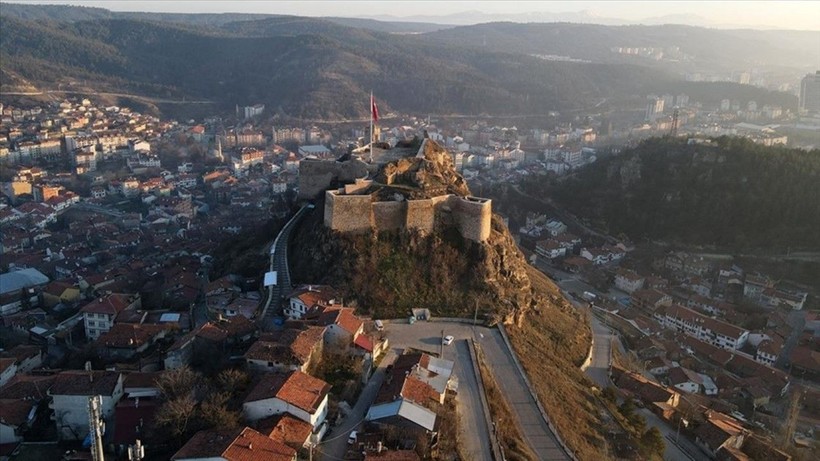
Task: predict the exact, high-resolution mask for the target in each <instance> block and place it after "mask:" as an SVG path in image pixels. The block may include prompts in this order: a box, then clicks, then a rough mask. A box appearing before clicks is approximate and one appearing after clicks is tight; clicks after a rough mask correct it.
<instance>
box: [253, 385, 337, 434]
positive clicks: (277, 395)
mask: <svg viewBox="0 0 820 461" xmlns="http://www.w3.org/2000/svg"><path fill="white" fill-rule="evenodd" d="M329 392H330V385H329V384H328V383H326V382H324V381H322V380H321V379H318V378H314V377H313V376H310V375H308V374H305V373H302V372H301V371H292V372H290V373H287V374H282V373H268V374H265V375H263V376H262V378H261V379H260V380H259V382H258V383H257V384H256V386H254V388H253V390H251V392H250V394H248V396H247V397H246V398H245V402H244V403H243V404H242V415H243V416H244V418H245V419H246V420H248V421H258V420H260V419H262V418H266V417H268V416H273V415H279V414H283V413H290V414H291V415H292V416H293V417H295V418H298V419H301V420H302V421H304V422H306V423H309V424H310V425H311V426H313V428H314V429H315V428H316V427H318V426H319V425H320V424H322V422H324V420H325V417H326V416H327V396H328V393H329Z"/></svg>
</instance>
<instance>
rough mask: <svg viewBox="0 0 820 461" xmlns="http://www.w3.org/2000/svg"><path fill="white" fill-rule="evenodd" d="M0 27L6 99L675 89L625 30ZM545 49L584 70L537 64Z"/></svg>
mask: <svg viewBox="0 0 820 461" xmlns="http://www.w3.org/2000/svg"><path fill="white" fill-rule="evenodd" d="M7 7H11V8H7ZM123 15H126V16H128V15H132V16H134V17H138V18H140V19H134V18H123ZM21 18H25V19H21ZM160 19H161V20H160ZM352 25H356V27H352ZM0 26H2V27H1V28H0V30H2V34H3V40H2V41H0V58H2V62H3V66H2V68H0V73H2V75H1V76H2V77H3V78H2V79H0V84H1V85H2V91H20V89H22V88H25V89H26V91H28V90H29V89H30V88H32V86H34V87H43V88H46V89H49V88H54V87H57V86H58V85H69V84H70V85H71V86H72V87H73V88H78V89H79V88H87V89H88V90H89V91H111V92H130V93H133V94H141V95H146V96H154V97H161V98H182V97H190V98H198V99H209V100H213V101H216V102H217V103H219V104H220V105H221V107H223V108H230V107H233V105H235V104H254V103H264V104H266V105H267V106H268V107H269V108H271V110H272V111H275V112H279V113H281V114H283V115H287V116H294V117H300V118H306V119H324V120H328V119H351V118H361V117H366V116H367V113H368V107H367V100H368V95H369V93H370V91H371V90H372V91H374V92H376V94H378V95H380V97H381V99H382V100H383V101H384V102H383V108H384V110H385V112H389V111H390V110H397V111H401V112H403V113H430V112H432V113H439V114H467V115H477V114H492V115H513V114H515V115H519V114H536V115H537V114H546V113H547V112H549V111H559V112H567V111H569V112H571V111H576V110H582V109H585V108H589V107H592V106H594V105H596V104H598V103H600V102H601V101H602V100H606V99H608V98H613V97H617V98H619V99H620V100H632V101H633V102H634V103H635V104H637V105H640V104H642V98H643V97H645V96H646V94H649V93H653V92H654V93H659V94H660V93H663V92H677V90H678V89H679V88H681V87H682V85H683V82H681V81H680V77H679V76H676V75H674V73H671V72H668V71H666V70H665V69H664V68H663V67H662V66H654V67H652V68H650V67H646V66H644V65H641V64H640V63H638V62H631V61H630V60H624V59H619V58H618V57H617V56H614V55H612V53H610V51H609V46H610V45H611V44H613V43H620V42H619V41H618V37H619V34H621V35H623V34H624V33H626V32H630V31H628V30H627V31H626V32H624V31H622V30H621V29H617V28H616V29H613V28H606V27H604V26H594V27H593V26H579V25H567V24H546V25H545V24H538V25H526V24H512V23H497V24H485V25H481V26H470V27H459V28H453V29H446V30H445V29H441V30H435V31H432V32H427V33H412V32H411V31H410V29H407V28H405V29H399V30H398V31H391V28H392V27H393V25H391V24H387V23H378V22H377V21H370V20H361V21H359V20H354V21H351V20H346V19H339V18H329V19H320V18H306V17H297V16H276V15H241V14H224V15H221V14H217V15H214V14H206V15H197V14H158V13H112V12H110V11H107V10H104V9H99V8H77V7H56V6H54V7H52V6H49V7H45V6H38V5H14V4H3V8H2V10H1V11H0ZM577 27H581V29H577ZM665 30H666V31H669V30H674V29H664V28H655V29H644V28H641V29H639V30H638V32H634V31H633V32H630V33H631V34H632V35H631V36H633V37H643V38H642V39H641V40H643V42H646V43H650V44H651V43H653V42H652V40H655V38H653V37H655V36H657V35H662V34H663V33H664V31H665ZM393 32H398V33H393ZM684 32H685V34H684V35H683V37H684V38H686V37H689V36H696V35H697V33H698V29H692V28H687V29H684ZM704 33H705V32H704ZM686 34H688V35H686ZM626 36H627V38H628V37H629V36H630V35H629V34H627V35H626ZM585 37H587V38H585ZM589 37H593V38H589ZM484 39H486V43H487V45H486V46H483V43H484V41H485V40H484ZM630 40H631V39H628V40H627V39H624V40H623V42H624V43H628V42H630ZM656 41H657V40H656ZM664 43H665V42H664ZM477 44H481V45H477ZM724 48H725V47H724ZM731 51H733V49H732V48H728V49H726V52H731ZM548 53H553V54H566V55H569V56H573V57H575V56H578V55H583V56H590V57H591V58H593V59H589V60H590V61H593V62H592V63H589V64H586V63H574V62H554V61H547V60H544V59H539V58H537V57H535V56H532V55H536V54H548ZM787 54H788V53H783V55H787ZM613 56H614V57H613ZM719 58H720V56H719V54H718V55H716V56H715V59H716V60H717V59H719ZM72 82H73V83H72ZM705 85H707V86H708V85H709V84H705ZM63 87H65V86H63ZM18 88H19V89H18ZM740 90H743V91H746V92H751V93H752V94H754V95H755V96H754V97H755V100H757V101H758V102H762V101H767V100H769V99H775V100H776V101H777V103H778V104H780V105H783V106H785V107H787V108H788V107H791V106H794V105H795V101H794V97H793V96H788V95H784V94H775V93H769V92H767V91H765V90H760V89H757V88H752V87H743V88H739V87H732V86H731V85H730V86H728V87H726V88H723V89H722V90H721V91H722V92H724V93H722V94H726V95H727V96H726V97H734V95H733V93H732V92H737V91H740ZM727 91H728V93H726V92H727ZM770 96H774V97H773V98H772V97H770Z"/></svg>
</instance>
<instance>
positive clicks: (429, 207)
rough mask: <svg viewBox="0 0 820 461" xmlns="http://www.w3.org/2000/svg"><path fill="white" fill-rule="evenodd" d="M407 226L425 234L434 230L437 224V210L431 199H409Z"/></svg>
mask: <svg viewBox="0 0 820 461" xmlns="http://www.w3.org/2000/svg"><path fill="white" fill-rule="evenodd" d="M406 203H407V218H406V221H405V227H406V228H407V229H415V230H418V231H420V232H422V233H424V234H429V233H431V232H433V229H435V225H436V211H435V207H433V201H432V200H431V199H425V200H408V201H407V202H406Z"/></svg>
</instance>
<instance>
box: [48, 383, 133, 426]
mask: <svg viewBox="0 0 820 461" xmlns="http://www.w3.org/2000/svg"><path fill="white" fill-rule="evenodd" d="M48 394H49V395H50V396H51V398H52V401H51V404H50V408H51V409H53V410H54V416H53V418H54V422H55V424H56V425H57V432H58V434H59V437H60V440H82V439H83V438H84V437H85V436H86V435H87V434H88V398H89V397H91V396H94V395H99V396H101V397H102V406H101V407H100V410H101V414H102V417H103V419H105V420H106V421H107V422H109V423H113V419H112V418H113V416H114V408H115V407H116V405H117V403H118V402H119V401H120V399H121V398H122V396H123V376H122V374H121V373H119V372H116V371H76V370H72V371H64V372H61V373H59V374H58V375H57V377H56V378H55V379H54V384H53V385H52V386H51V388H50V389H49V390H48Z"/></svg>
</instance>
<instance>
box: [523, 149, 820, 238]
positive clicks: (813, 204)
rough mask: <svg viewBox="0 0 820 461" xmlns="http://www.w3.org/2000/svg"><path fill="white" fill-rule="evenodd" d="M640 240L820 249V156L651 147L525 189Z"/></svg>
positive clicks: (796, 152) (783, 151)
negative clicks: (564, 178) (556, 180)
mask: <svg viewBox="0 0 820 461" xmlns="http://www.w3.org/2000/svg"><path fill="white" fill-rule="evenodd" d="M525 189H526V191H527V192H528V193H530V194H532V195H540V196H551V197H553V198H554V199H555V200H556V201H557V202H559V203H560V204H562V205H563V206H565V207H566V208H567V209H569V210H571V211H572V212H573V213H575V214H577V215H578V216H580V217H585V218H587V219H588V220H589V221H590V222H591V223H592V224H593V225H595V226H598V227H600V228H602V229H606V230H607V232H609V233H611V234H613V235H618V234H619V233H625V234H626V235H628V236H630V237H631V238H633V239H635V240H643V239H659V240H664V241H678V242H683V243H690V244H696V245H707V244H715V245H720V246H726V247H731V248H736V249H744V248H745V249H748V248H761V249H771V250H774V249H786V248H788V247H790V248H791V249H792V250H794V249H797V248H803V249H811V250H820V151H818V150H814V151H811V152H806V151H801V150H796V149H787V148H781V147H763V146H760V145H757V144H754V143H752V142H750V141H748V140H745V139H741V138H727V137H723V138H718V139H715V140H714V142H713V145H711V146H707V145H697V144H695V145H688V144H687V142H686V140H683V139H670V138H654V139H650V140H647V141H645V142H643V143H642V144H640V145H639V146H637V147H636V148H634V149H631V150H628V151H625V152H623V153H622V154H620V155H618V156H616V157H610V158H607V159H603V160H600V161H599V162H597V163H595V164H593V165H591V166H589V167H587V168H585V169H583V170H581V171H579V172H578V173H577V174H576V175H574V176H573V177H570V178H567V180H566V181H563V182H560V183H554V184H552V185H544V183H543V182H542V181H539V180H537V179H536V180H532V181H530V182H529V183H527V184H526V185H525Z"/></svg>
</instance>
